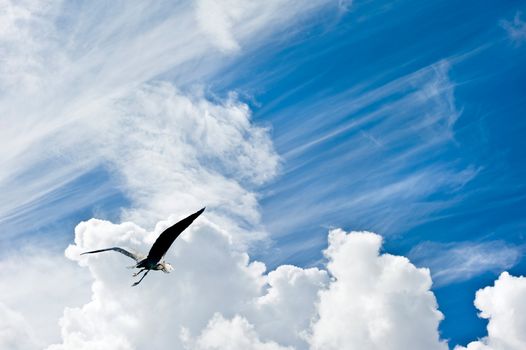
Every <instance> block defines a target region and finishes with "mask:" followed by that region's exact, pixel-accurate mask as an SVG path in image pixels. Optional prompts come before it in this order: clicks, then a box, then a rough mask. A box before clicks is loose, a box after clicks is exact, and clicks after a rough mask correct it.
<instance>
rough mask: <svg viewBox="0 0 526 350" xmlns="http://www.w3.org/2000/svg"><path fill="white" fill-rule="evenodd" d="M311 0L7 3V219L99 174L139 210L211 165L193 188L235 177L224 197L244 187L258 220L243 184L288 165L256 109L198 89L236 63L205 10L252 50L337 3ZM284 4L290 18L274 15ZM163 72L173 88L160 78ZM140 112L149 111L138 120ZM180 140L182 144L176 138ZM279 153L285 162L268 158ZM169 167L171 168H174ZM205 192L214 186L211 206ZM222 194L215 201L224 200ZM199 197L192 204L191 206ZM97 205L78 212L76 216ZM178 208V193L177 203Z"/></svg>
mask: <svg viewBox="0 0 526 350" xmlns="http://www.w3.org/2000/svg"><path fill="white" fill-rule="evenodd" d="M302 3H303V2H300V1H270V2H268V3H267V2H262V3H259V4H257V5H250V6H249V5H246V4H245V3H244V2H239V1H237V2H236V1H230V2H229V1H226V2H213V3H212V2H210V3H207V2H195V3H192V2H181V3H177V4H173V3H172V2H163V1H159V2H156V3H155V4H150V3H136V4H129V3H126V4H125V5H126V6H124V5H123V3H119V2H111V3H109V4H108V3H107V2H106V1H90V2H85V3H82V4H80V3H75V4H73V3H66V4H61V3H60V2H39V1H26V2H11V1H4V2H3V3H2V9H3V10H2V14H1V16H2V17H1V19H0V23H2V24H1V27H0V60H1V61H2V64H1V65H0V67H2V68H0V72H1V73H2V74H0V114H1V115H2V116H3V123H2V128H0V138H1V139H2V140H3V146H4V147H2V149H1V150H0V161H1V162H2V164H3V167H2V169H0V190H1V191H2V193H3V196H4V201H3V202H2V203H1V204H0V220H5V221H9V220H17V222H22V223H23V221H24V220H22V219H23V218H22V216H23V215H24V213H32V215H36V214H37V213H39V212H40V211H41V210H43V209H44V208H45V207H46V205H49V203H50V202H53V200H54V199H53V198H52V196H51V195H50V194H52V193H54V192H56V191H59V190H61V189H64V188H65V187H66V186H68V184H71V182H72V181H74V180H75V179H78V178H79V177H81V176H82V175H85V174H88V173H90V171H93V170H94V169H107V170H108V171H110V172H112V171H113V172H112V175H115V176H114V177H115V178H121V179H123V180H124V181H123V183H122V186H123V187H122V188H121V189H122V191H123V192H126V193H127V194H129V195H130V197H131V198H132V200H137V201H138V202H137V203H133V204H134V209H137V208H138V207H139V206H142V205H143V204H144V201H147V200H150V199H152V198H144V197H143V196H142V195H143V194H144V193H146V191H150V193H151V192H152V191H155V192H156V194H161V192H162V193H169V192H170V191H173V192H171V193H174V192H175V191H177V190H178V188H171V189H167V188H163V189H159V188H156V187H155V183H159V181H158V180H157V179H162V180H164V181H165V182H166V183H171V184H173V183H179V184H182V183H183V182H182V181H179V180H180V177H181V173H180V172H179V171H178V170H177V169H175V170H174V169H173V166H174V164H175V162H177V165H178V166H179V169H181V168H183V167H190V168H191V169H193V170H197V171H199V170H200V168H199V167H200V166H201V165H203V164H205V165H208V164H209V166H208V169H207V170H205V171H204V172H200V173H199V174H196V176H195V177H194V179H193V181H194V182H197V181H202V182H203V186H206V185H205V184H204V181H205V180H210V179H212V178H214V177H218V178H221V179H220V180H219V181H216V180H217V179H214V183H219V182H220V181H223V182H224V189H223V191H233V192H237V194H238V196H237V198H239V201H238V204H237V209H239V208H241V207H249V208H251V209H249V211H248V212H245V213H239V214H240V215H245V214H247V217H248V218H249V221H251V223H253V222H257V217H256V216H257V214H256V213H255V211H254V210H253V209H254V203H253V202H254V200H253V195H252V194H249V193H247V192H246V191H245V190H242V189H240V188H239V187H240V184H239V182H242V181H246V182H248V183H250V184H260V183H261V182H264V181H267V180H268V179H269V178H271V177H272V175H273V173H274V171H275V169H274V168H275V165H276V161H277V157H276V155H275V154H274V153H273V150H272V146H271V144H270V141H269V140H268V136H267V130H266V129H265V128H260V127H255V126H253V125H251V122H250V112H249V110H248V108H247V107H246V106H245V105H244V104H242V103H240V102H238V101H237V99H236V97H235V96H234V95H232V96H230V97H228V98H226V99H224V100H223V101H214V102H213V101H210V100H209V99H207V98H205V97H204V96H203V94H202V93H201V92H199V91H198V89H196V88H195V86H196V85H201V84H203V80H204V79H205V77H209V76H213V75H214V74H217V72H218V71H219V70H220V69H221V68H224V67H225V66H227V65H229V64H232V63H233V62H234V61H235V59H234V58H232V59H230V58H228V57H227V56H225V55H224V54H222V53H221V52H217V49H216V43H215V42H214V41H213V40H212V41H211V40H209V39H208V38H209V35H210V31H208V30H206V28H205V29H203V28H202V23H203V21H202V20H200V19H199V18H200V15H199V13H202V12H203V11H204V12H205V13H208V12H209V11H210V10H211V9H210V8H209V7H213V8H215V9H217V11H219V12H220V13H226V14H227V15H226V16H227V17H228V21H229V25H227V26H226V27H228V28H227V29H225V30H227V31H229V33H230V34H228V35H232V36H233V38H234V39H233V40H235V42H236V45H237V46H238V47H239V48H240V50H241V49H243V50H245V49H246V50H249V49H251V48H254V47H257V46H259V45H262V44H264V43H265V42H268V39H269V38H270V37H271V35H272V34H273V33H275V32H276V31H283V30H285V29H287V28H289V27H290V26H293V25H295V24H297V23H298V20H299V19H301V18H304V17H305V16H307V15H308V14H309V13H312V12H313V11H314V10H315V9H318V8H321V7H323V6H325V5H327V4H328V1H321V0H320V1H312V2H309V5H303V4H302ZM79 6H80V7H81V8H78V7H79ZM277 7H279V9H280V11H274V10H276V8H277ZM200 23H201V24H200ZM222 25H223V24H220V25H213V27H214V28H216V27H217V26H222ZM163 77H169V78H170V82H169V83H168V82H165V83H158V82H155V81H158V80H162V78H163ZM154 102H159V103H160V105H159V106H156V105H155V104H154ZM131 108H137V109H138V111H137V113H136V114H133V113H132V111H131ZM162 113H167V115H163V114H162ZM175 122H177V123H176V124H175ZM193 127H195V128H196V129H195V130H192V131H193V137H192V139H191V140H189V141H191V142H197V143H196V144H193V145H192V146H193V147H194V148H195V151H194V153H192V154H191V155H189V157H188V158H186V159H185V162H186V163H188V164H183V163H182V162H180V160H181V157H184V156H185V154H184V151H183V150H182V149H181V148H180V147H179V146H181V145H184V144H185V142H186V140H185V139H184V138H185V134H187V133H188V132H189V131H190V130H189V129H188V128H193ZM169 128H170V129H169ZM125 132H130V133H131V134H129V135H128V134H125ZM170 133H171V135H170ZM128 136H132V138H131V139H130V140H128ZM173 141H176V142H175V144H172V143H170V142H173ZM242 141H248V143H244V142H242ZM252 141H253V143H251V142H252ZM143 143H145V144H146V146H145V147H144V148H143V147H142V146H143ZM201 143H202V144H201ZM236 143H237V144H236ZM175 146H177V147H175ZM199 146H203V147H202V148H199ZM186 150H188V147H187V148H186ZM200 152H202V153H203V154H202V155H201V154H200ZM134 155H136V158H134ZM197 155H199V157H198V159H197V158H196V156H197ZM123 156H128V157H129V158H128V161H129V162H130V163H132V160H135V162H134V164H135V166H133V165H132V164H129V165H128V166H127V167H126V169H124V167H122V158H121V157H123ZM174 156H175V157H174ZM266 156H268V157H270V158H273V159H262V157H266ZM141 157H150V158H148V159H149V160H150V159H151V161H152V165H151V166H150V168H147V167H144V166H143V165H141V164H139V162H140V161H141V160H142V161H143V160H144V158H142V159H141ZM169 157H170V158H169ZM192 157H193V158H192ZM167 159H170V160H171V162H168V163H163V162H164V161H166V160H167ZM119 161H120V162H119ZM267 161H268V162H267ZM159 164H161V165H162V168H163V169H159V172H160V173H159V174H155V176H154V178H153V179H152V177H151V174H152V173H154V172H155V168H154V166H155V165H159ZM139 165H140V166H139ZM137 166H139V167H137ZM262 167H263V168H262ZM184 169H185V170H187V169H188V168H184ZM225 175H226V176H231V177H232V178H233V179H232V180H227V177H225ZM147 183H149V184H150V185H151V186H150V187H149V188H148V189H146V188H144V186H145V184H147ZM207 184H209V182H207ZM185 185H188V183H186V184H185ZM191 185H192V186H191V187H192V188H194V190H192V191H190V192H192V194H196V191H197V190H198V189H195V186H193V185H195V184H191ZM128 186H130V187H128ZM243 186H244V184H243ZM139 187H140V188H139ZM206 190H207V189H206V188H205V187H202V188H201V192H202V193H201V194H200V195H199V197H198V198H199V199H200V198H202V197H203V193H205V192H206ZM141 191H143V192H141ZM223 195H224V194H221V193H218V192H216V194H215V195H212V198H213V199H212V203H211V204H214V203H213V202H218V201H220V197H221V196H223ZM154 196H155V194H154ZM231 198H233V196H231ZM165 199H166V198H163V199H162V200H165ZM187 199H188V195H187V196H186V197H185V198H182V199H181V200H179V201H178V202H179V203H181V202H182V200H187ZM95 200H96V199H93V198H92V199H91V202H88V203H86V201H85V200H79V201H70V202H68V203H67V205H68V207H69V208H70V210H75V209H78V208H82V207H85V206H89V205H90V204H91V203H93V202H94V201H95ZM154 200H155V199H154ZM175 202H177V201H175V200H174V199H173V197H171V198H170V201H169V203H175ZM241 204H242V205H241ZM149 205H150V204H149ZM234 206H235V204H232V205H231V206H230V209H232V208H233V207H234ZM141 209H142V210H143V214H145V215H146V216H147V214H148V212H150V213H151V212H153V211H154V210H157V209H158V207H156V206H155V204H154V203H152V204H151V205H150V206H149V207H148V208H141ZM132 211H133V210H132ZM60 212H61V210H57V211H56V213H60ZM172 212H174V208H173V207H168V208H165V210H164V211H163V212H161V213H158V214H159V215H158V216H156V217H155V218H150V222H155V221H157V220H159V219H160V218H164V217H166V216H167V215H168V214H170V213H172ZM155 213H156V214H157V212H156V211H155ZM127 214H130V217H132V216H133V215H132V213H131V212H128V213H127ZM55 215H57V216H58V215H60V214H55ZM12 226H14V227H16V229H14V230H10V232H11V233H10V234H11V235H16V234H19V233H20V232H19V231H23V230H24V225H23V224H21V225H12ZM26 229H27V228H26ZM5 238H7V237H2V239H5Z"/></svg>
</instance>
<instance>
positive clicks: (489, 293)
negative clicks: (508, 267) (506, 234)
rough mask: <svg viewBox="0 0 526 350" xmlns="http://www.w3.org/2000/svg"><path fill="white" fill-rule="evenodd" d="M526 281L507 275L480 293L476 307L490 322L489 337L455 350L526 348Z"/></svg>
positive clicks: (514, 349)
mask: <svg viewBox="0 0 526 350" xmlns="http://www.w3.org/2000/svg"><path fill="white" fill-rule="evenodd" d="M525 299H526V278H525V277H523V276H521V277H514V276H511V275H510V274H509V273H507V272H503V273H502V274H501V275H500V276H499V278H498V279H497V280H496V281H495V284H494V285H493V286H490V287H486V288H483V289H481V290H479V291H477V295H476V297H475V306H476V307H477V309H479V310H480V314H479V316H480V317H482V318H485V319H487V320H488V327H487V329H488V335H487V336H486V337H484V338H482V339H480V340H478V341H474V342H471V343H469V344H468V346H467V347H462V346H457V347H455V350H462V349H465V350H520V349H526V333H525V332H524V330H525V329H526V302H525Z"/></svg>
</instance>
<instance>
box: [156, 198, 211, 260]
mask: <svg viewBox="0 0 526 350" xmlns="http://www.w3.org/2000/svg"><path fill="white" fill-rule="evenodd" d="M204 211H205V208H203V209H201V210H199V211H197V212H195V213H193V214H192V215H190V216H188V217H186V218H184V219H183V220H181V221H179V222H178V223H176V224H174V225H173V226H170V227H168V228H167V229H166V230H164V231H163V233H161V234H160V235H159V237H158V238H157V240H156V241H155V243H154V244H153V245H152V248H151V249H150V252H149V253H148V259H149V260H151V261H159V260H161V259H162V257H163V256H164V254H166V252H167V251H168V248H170V246H171V245H172V243H173V242H174V241H175V239H176V238H177V237H179V235H180V234H181V232H183V231H184V230H185V229H186V228H187V227H188V226H190V224H191V223H192V222H194V220H195V219H196V218H197V217H198V216H199V215H201V214H202V213H203V212H204Z"/></svg>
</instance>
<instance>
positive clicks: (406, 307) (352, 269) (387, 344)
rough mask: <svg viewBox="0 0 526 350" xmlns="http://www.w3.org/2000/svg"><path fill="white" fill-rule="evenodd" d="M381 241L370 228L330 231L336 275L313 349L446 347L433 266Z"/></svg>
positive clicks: (323, 296)
mask: <svg viewBox="0 0 526 350" xmlns="http://www.w3.org/2000/svg"><path fill="white" fill-rule="evenodd" d="M381 242H382V239H381V237H380V236H378V235H375V234H371V233H366V232H360V233H352V234H346V233H345V232H344V231H342V230H333V231H331V232H330V233H329V248H328V249H327V251H326V255H327V257H328V258H329V263H328V265H327V268H328V271H329V272H330V273H331V275H332V276H333V277H334V280H333V281H332V282H331V284H330V286H329V288H328V289H327V290H323V291H322V292H321V293H320V302H319V305H318V319H317V320H316V321H315V322H314V324H313V328H312V335H311V337H310V342H311V345H312V349H324V350H330V349H335V350H336V349H367V350H369V349H371V350H372V349H378V350H380V349H393V350H394V349H400V350H402V349H404V350H409V349H415V350H419V349H428V350H432V349H447V345H446V343H445V342H443V341H440V340H439V334H438V331H437V330H438V324H439V322H440V320H441V319H442V318H443V316H442V314H441V313H440V312H439V311H438V310H437V303H436V299H435V296H434V295H433V293H432V292H431V291H430V288H431V277H430V275H429V271H428V270H427V269H417V268H416V267H415V266H414V265H412V264H411V263H410V262H409V260H408V259H406V258H404V257H400V256H393V255H390V254H380V253H379V250H380V247H381Z"/></svg>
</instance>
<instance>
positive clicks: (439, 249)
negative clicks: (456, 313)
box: [408, 241, 522, 286]
mask: <svg viewBox="0 0 526 350" xmlns="http://www.w3.org/2000/svg"><path fill="white" fill-rule="evenodd" d="M521 253H522V248H521V247H517V246H513V245H509V244H506V243H505V242H502V241H492V242H458V243H434V242H423V243H420V244H418V245H417V246H416V247H414V248H413V249H412V250H411V251H410V252H409V254H408V255H409V257H410V258H411V260H412V261H414V262H415V263H416V264H417V265H418V266H425V267H428V268H429V269H430V270H431V274H432V276H433V282H434V283H435V286H442V285H445V284H449V283H455V282H460V281H465V280H468V279H470V278H472V277H474V276H477V275H479V274H481V273H484V272H487V271H491V272H496V273H499V272H501V271H504V270H507V269H510V268H511V267H513V266H514V265H515V264H516V263H517V262H518V261H519V259H520V256H521Z"/></svg>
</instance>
